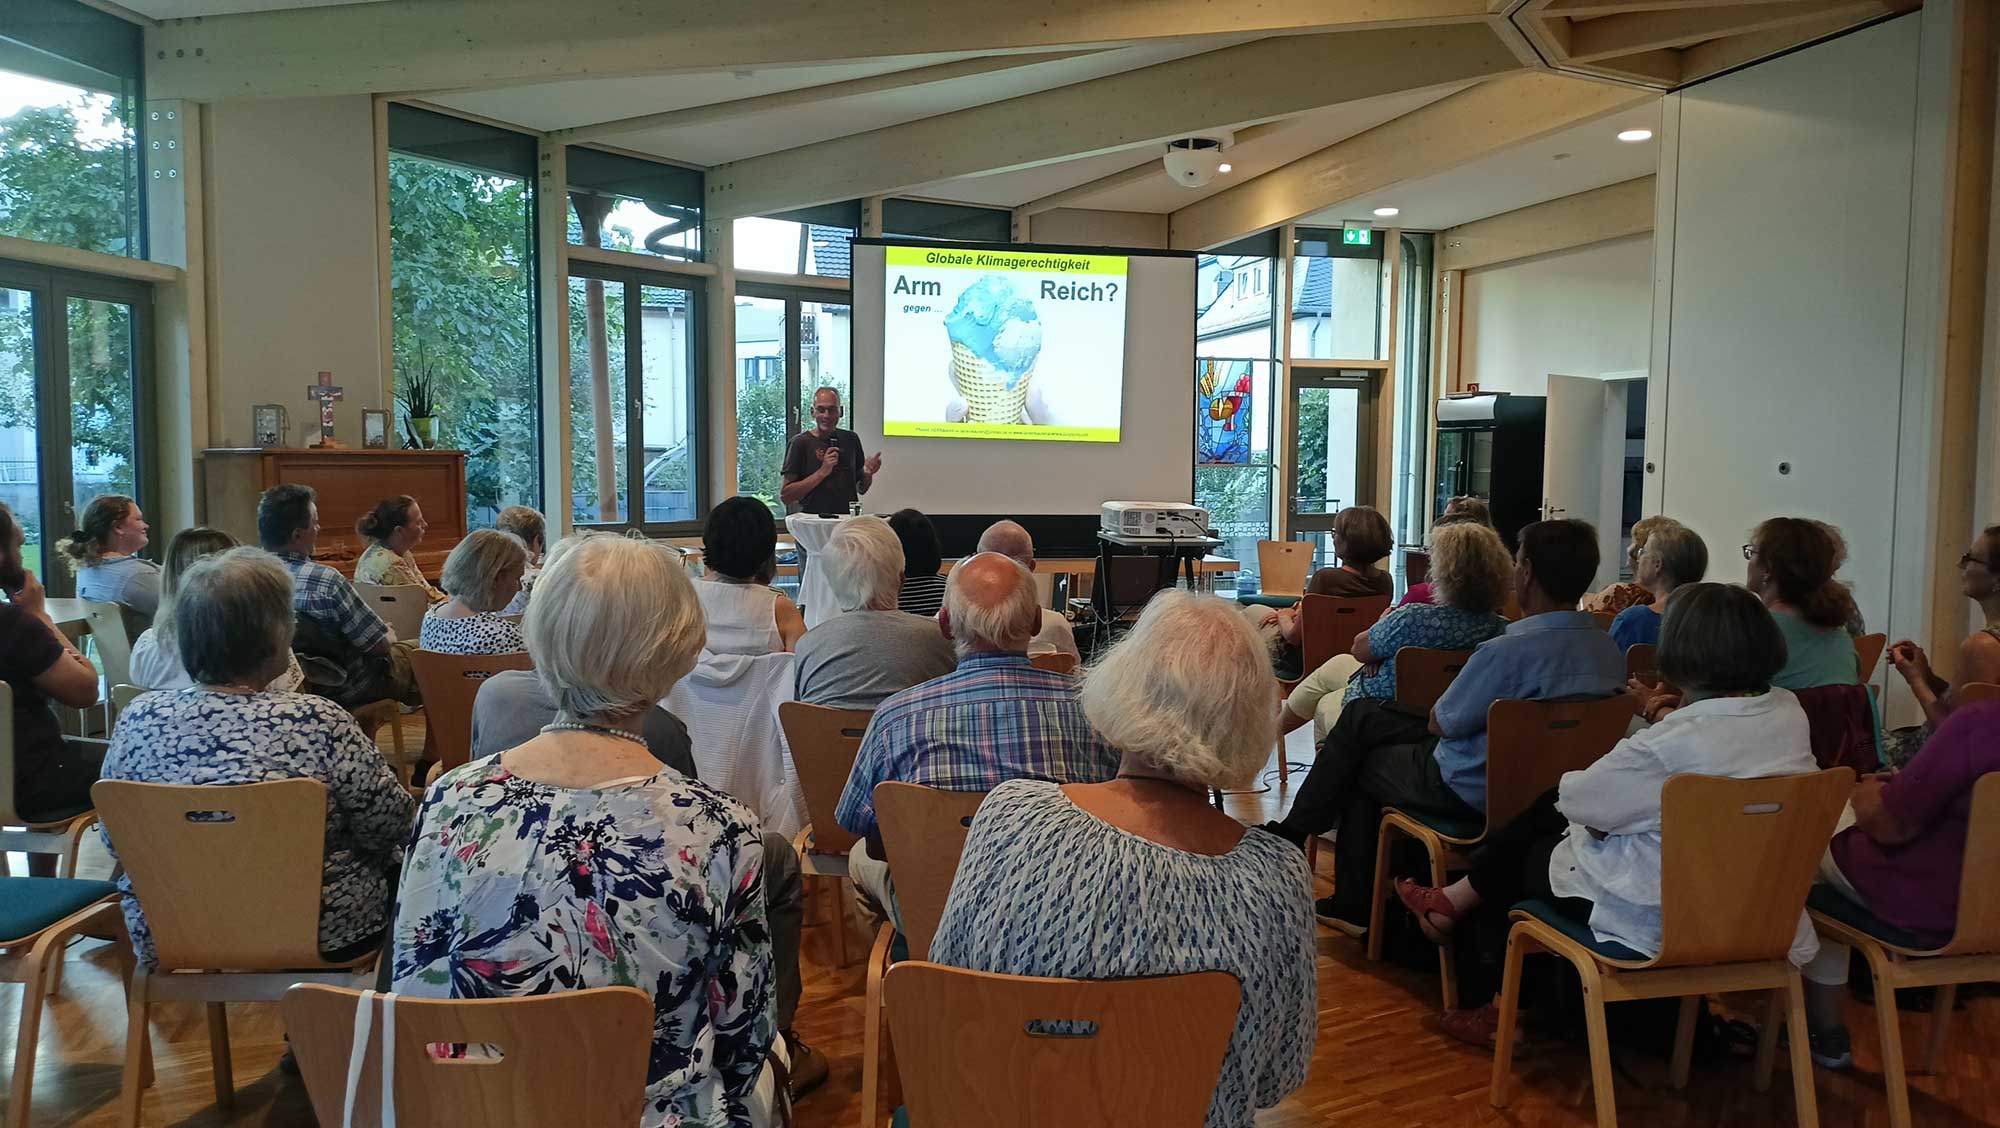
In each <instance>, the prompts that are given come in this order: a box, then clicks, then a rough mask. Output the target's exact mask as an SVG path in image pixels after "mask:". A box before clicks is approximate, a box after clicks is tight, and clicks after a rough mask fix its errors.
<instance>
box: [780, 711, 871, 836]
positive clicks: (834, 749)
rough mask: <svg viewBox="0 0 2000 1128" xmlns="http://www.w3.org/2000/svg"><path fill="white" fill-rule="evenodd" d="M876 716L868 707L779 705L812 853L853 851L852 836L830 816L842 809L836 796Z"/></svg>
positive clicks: (852, 766)
mask: <svg viewBox="0 0 2000 1128" xmlns="http://www.w3.org/2000/svg"><path fill="white" fill-rule="evenodd" d="M874 716H875V714H874V713H873V712H871V711H869V710H867V709H829V708H827V707H826V706H824V705H808V704H806V703H805V702H803V701H787V702H785V703H784V704H782V705H780V706H778V724H779V725H780V726H781V727H782V728H783V729H784V730H785V743H786V745H788V746H789V747H790V748H791V752H792V767H793V769H794V770H796V771H797V772H798V775H799V790H800V791H803V792H805V797H806V817H807V818H808V819H811V820H812V849H813V852H814V853H816V854H845V853H847V852H848V851H849V850H851V849H853V847H854V843H855V841H856V839H855V836H854V835H852V834H849V833H847V831H845V830H842V829H841V826H840V824H839V823H837V822H835V821H834V819H833V812H834V809H835V808H837V807H839V806H840V793H841V791H842V789H844V788H846V786H847V777H848V776H850V775H852V774H853V773H854V758H855V757H856V756H857V755H859V754H860V752H861V738H862V736H864V735H865V734H866V733H867V731H868V721H869V719H870V718H872V717H874Z"/></svg>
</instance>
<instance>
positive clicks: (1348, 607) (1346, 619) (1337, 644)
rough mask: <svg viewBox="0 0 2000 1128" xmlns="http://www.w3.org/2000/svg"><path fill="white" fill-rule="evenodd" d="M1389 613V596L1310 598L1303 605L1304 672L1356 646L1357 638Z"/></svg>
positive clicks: (1301, 636) (1300, 613)
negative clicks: (1355, 637)
mask: <svg viewBox="0 0 2000 1128" xmlns="http://www.w3.org/2000/svg"><path fill="white" fill-rule="evenodd" d="M1388 610H1389V597H1388V596H1386V595H1308V596H1306V597H1305V598H1304V599H1302V600H1300V601H1299V615H1300V619H1299V651H1300V656H1301V657H1302V658H1303V659H1304V665H1303V666H1301V667H1300V668H1301V669H1303V670H1305V671H1306V672H1307V673H1311V672H1312V671H1314V670H1317V669H1319V668H1320V667H1321V666H1322V665H1324V664H1325V663H1326V660H1327V659H1329V658H1331V657H1333V656H1334V655H1336V654H1345V653H1347V650H1348V648H1349V647H1351V646H1353V645H1354V636H1355V635H1358V634H1360V633H1361V632H1362V631H1365V630H1367V629H1368V628H1369V627H1372V626H1374V625H1375V620H1377V619H1380V618H1381V617H1382V616H1383V614H1385V613H1386V612H1387V611H1388Z"/></svg>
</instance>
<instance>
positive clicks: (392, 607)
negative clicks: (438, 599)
mask: <svg viewBox="0 0 2000 1128" xmlns="http://www.w3.org/2000/svg"><path fill="white" fill-rule="evenodd" d="M354 590H355V592H356V593H357V594H358V595H360V596H361V599H362V602H364V603H366V604H368V606H369V607H371V608H373V609H374V610H375V613H376V614H377V615H380V616H382V621H383V622H385V623H387V624H389V629H390V630H393V631H395V632H396V638H397V640H398V641H401V642H415V641H416V640H417V638H418V637H419V636H420V635H422V634H423V633H424V612H426V611H429V610H430V609H431V597H430V593H429V592H427V591H425V590H424V589H423V588H421V587H419V586H417V585H416V584H364V583H356V584H355V585H354Z"/></svg>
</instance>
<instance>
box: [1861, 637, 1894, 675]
mask: <svg viewBox="0 0 2000 1128" xmlns="http://www.w3.org/2000/svg"><path fill="white" fill-rule="evenodd" d="M1887 645H1889V636H1888V635H1885V634H1865V635H1856V636H1855V638H1854V657H1855V659H1856V661H1858V662H1860V664H1861V681H1862V684H1864V685H1865V684H1867V683H1868V681H1869V680H1870V679H1872V678H1873V677H1874V676H1875V664H1876V663H1877V662H1880V661H1881V660H1882V648H1883V647H1885V646H1887Z"/></svg>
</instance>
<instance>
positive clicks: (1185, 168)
mask: <svg viewBox="0 0 2000 1128" xmlns="http://www.w3.org/2000/svg"><path fill="white" fill-rule="evenodd" d="M1161 163H1162V164H1164V165H1165V166H1166V169H1167V179H1169V180H1172V181H1173V182H1174V183H1175V184H1178V185H1180V186H1181V187H1183V188H1199V187H1201V186H1202V185H1204V184H1207V183H1208V182H1209V181H1211V180H1214V179H1215V174H1216V173H1218V172H1221V171H1222V142H1220V141H1218V140H1216V139H1215V138H1213V137H1183V138H1181V139H1180V140H1178V141H1169V142H1167V155H1166V158H1165V159H1164V160H1163V161H1162V162H1161Z"/></svg>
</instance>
